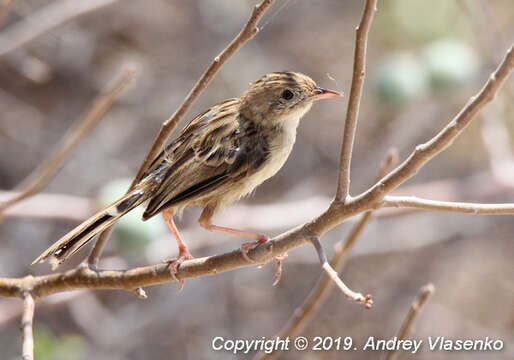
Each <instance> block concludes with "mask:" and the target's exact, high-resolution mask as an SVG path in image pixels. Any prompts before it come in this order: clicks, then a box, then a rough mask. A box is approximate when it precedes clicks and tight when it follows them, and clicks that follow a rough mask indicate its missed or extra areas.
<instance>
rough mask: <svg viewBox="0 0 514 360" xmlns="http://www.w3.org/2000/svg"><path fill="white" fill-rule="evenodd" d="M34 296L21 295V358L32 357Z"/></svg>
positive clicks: (30, 358)
mask: <svg viewBox="0 0 514 360" xmlns="http://www.w3.org/2000/svg"><path fill="white" fill-rule="evenodd" d="M34 308H35V304H34V298H33V297H32V295H31V294H30V293H26V294H25V295H24V297H23V315H22V316H21V336H22V342H23V345H22V359H23V360H33V359H34V337H33V334H32V328H33V326H32V325H33V322H34Z"/></svg>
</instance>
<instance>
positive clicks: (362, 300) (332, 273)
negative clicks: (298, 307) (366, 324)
mask: <svg viewBox="0 0 514 360" xmlns="http://www.w3.org/2000/svg"><path fill="white" fill-rule="evenodd" d="M310 240H311V243H312V245H314V248H315V249H316V252H317V253H318V257H319V261H320V263H321V268H322V269H323V271H325V273H326V275H327V276H328V278H329V279H330V280H331V281H332V282H333V283H334V284H336V285H337V287H338V288H339V290H341V291H342V293H343V294H344V295H346V297H347V298H348V299H349V300H353V301H355V302H357V303H359V304H363V305H365V306H366V308H367V309H371V306H373V299H372V298H371V295H366V296H364V295H362V294H361V293H357V292H355V291H353V290H352V289H350V288H349V287H348V286H347V285H346V284H345V283H344V282H343V280H341V278H340V277H339V275H338V274H337V271H336V270H334V268H333V267H332V266H331V265H330V264H329V263H328V260H327V255H326V254H325V250H323V247H322V246H321V242H320V241H319V238H318V237H316V236H313V237H311V239H310Z"/></svg>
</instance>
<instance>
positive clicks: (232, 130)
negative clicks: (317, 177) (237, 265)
mask: <svg viewBox="0 0 514 360" xmlns="http://www.w3.org/2000/svg"><path fill="white" fill-rule="evenodd" d="M340 96H342V93H339V92H337V91H334V90H327V89H324V88H321V87H318V86H317V85H316V83H315V82H314V80H312V79H311V78H310V77H309V76H307V75H304V74H302V73H299V72H290V71H282V72H272V73H269V74H266V75H264V76H262V77H261V78H260V79H258V80H257V81H255V82H253V83H250V84H249V86H248V88H247V90H246V91H245V92H244V93H243V95H242V96H240V97H238V98H231V99H228V100H224V101H222V102H220V103H218V104H216V105H214V106H212V107H210V108H208V109H207V110H205V111H204V112H202V113H200V114H199V115H197V116H196V117H194V118H193V119H192V120H191V121H190V122H189V123H188V124H187V125H186V126H185V127H184V128H183V129H182V131H181V132H180V134H179V135H178V136H177V137H176V138H175V139H173V140H172V141H170V142H169V145H167V146H165V148H164V149H163V150H162V152H161V153H160V154H159V155H158V156H157V157H156V158H155V159H154V160H153V162H152V163H151V165H150V166H149V168H148V169H147V170H146V171H145V173H144V175H143V176H142V180H140V181H139V183H138V184H136V185H135V186H134V188H133V189H132V190H131V191H129V192H128V193H127V194H126V195H124V196H123V197H122V198H120V199H119V200H117V201H115V202H114V203H112V204H111V205H109V206H107V207H106V208H105V209H103V210H101V211H99V212H97V213H96V214H95V215H93V216H92V217H90V218H89V219H87V220H86V221H84V222H83V223H81V224H80V225H78V226H77V227H75V228H74V229H72V230H71V231H70V232H68V233H67V234H65V235H64V236H63V237H61V238H60V239H59V240H58V241H56V242H55V243H54V244H53V245H52V246H50V247H49V248H48V249H47V250H45V251H44V252H43V253H42V254H41V255H40V256H39V257H37V258H36V259H35V260H34V262H33V263H32V264H35V263H38V262H44V261H47V260H48V262H49V263H50V264H51V265H52V268H53V269H55V268H56V267H57V266H58V265H60V264H62V263H63V262H64V261H65V260H67V259H68V258H69V257H71V256H72V255H73V254H75V253H76V252H77V251H78V250H79V249H80V248H82V247H83V246H84V245H86V244H87V243H88V242H89V241H90V240H91V239H93V238H94V237H95V235H97V234H99V233H100V232H102V231H103V230H105V229H107V228H108V227H110V226H111V225H113V224H114V223H115V222H116V221H117V220H118V219H119V218H121V217H122V216H123V215H125V214H127V213H128V212H129V211H131V210H132V209H134V208H136V207H138V206H139V205H142V204H145V206H146V208H145V211H144V213H143V216H142V217H143V220H148V219H150V218H151V217H153V216H155V215H156V214H158V213H162V216H163V217H164V220H165V221H166V223H167V224H168V226H169V228H170V230H171V232H172V233H173V235H174V237H175V239H176V241H177V245H178V251H179V254H178V257H176V258H174V259H171V260H167V262H168V263H169V264H170V265H171V269H170V271H171V272H172V274H174V273H176V272H177V271H178V267H179V265H180V264H181V263H182V262H183V261H185V260H188V259H192V258H193V256H192V255H191V253H190V252H189V250H188V247H187V245H186V243H185V242H184V240H183V239H182V237H181V235H180V233H179V231H178V229H177V226H176V225H175V222H174V217H175V216H177V215H181V214H182V212H183V210H184V209H185V208H188V207H192V206H199V207H201V208H202V209H203V210H202V213H201V215H200V217H199V219H198V222H199V224H200V226H201V227H203V228H204V229H206V230H208V231H213V232H224V233H229V234H233V235H238V236H241V237H244V238H248V239H252V240H254V241H252V242H247V243H243V244H242V246H241V249H242V252H243V255H244V256H245V257H246V258H247V259H249V258H248V256H247V252H248V250H249V249H251V248H252V247H254V246H256V245H258V244H261V243H265V242H267V241H268V240H269V237H267V236H266V235H263V234H260V233H257V232H253V231H248V230H239V229H234V228H230V227H225V226H218V225H214V224H213V221H212V220H213V218H214V216H215V215H216V214H217V213H219V212H220V211H221V210H222V209H223V208H225V207H226V206H227V205H229V204H230V203H232V202H234V201H236V200H238V199H240V198H241V197H243V196H245V195H248V194H250V193H251V192H253V190H254V189H255V188H256V187H257V186H259V185H260V184H262V183H263V182H264V181H265V180H267V179H269V178H270V177H272V176H273V175H275V174H276V173H277V172H278V171H279V170H280V168H282V166H283V165H284V163H285V162H286V160H287V159H288V157H289V155H290V153H291V150H292V148H293V145H294V143H295V139H296V131H297V127H298V125H299V122H300V119H301V118H302V117H303V116H304V115H305V114H306V113H307V112H308V111H309V110H310V109H311V106H312V105H313V103H314V102H316V101H317V100H321V99H327V98H335V97H340ZM249 260H250V259H249ZM277 272H278V270H277Z"/></svg>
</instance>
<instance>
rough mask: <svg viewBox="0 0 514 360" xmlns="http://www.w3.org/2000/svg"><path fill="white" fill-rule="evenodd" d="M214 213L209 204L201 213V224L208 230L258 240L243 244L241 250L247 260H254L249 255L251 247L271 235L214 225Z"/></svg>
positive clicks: (261, 242)
mask: <svg viewBox="0 0 514 360" xmlns="http://www.w3.org/2000/svg"><path fill="white" fill-rule="evenodd" d="M213 215H214V208H212V207H209V206H207V207H205V208H204V209H203V211H202V215H200V218H199V219H198V222H199V223H200V226H201V227H203V228H204V229H205V230H208V231H213V232H223V233H228V234H232V235H238V236H242V237H245V238H250V239H255V240H257V241H252V242H246V243H243V244H242V245H241V251H242V253H243V256H244V257H245V258H246V260H248V261H250V262H253V260H252V259H250V258H249V257H248V251H249V250H250V249H253V248H254V247H256V246H257V245H260V244H263V243H265V242H267V241H268V240H269V237H267V236H266V235H263V234H259V233H256V232H252V231H245V230H238V229H233V228H229V227H224V226H218V225H213V224H212V217H213Z"/></svg>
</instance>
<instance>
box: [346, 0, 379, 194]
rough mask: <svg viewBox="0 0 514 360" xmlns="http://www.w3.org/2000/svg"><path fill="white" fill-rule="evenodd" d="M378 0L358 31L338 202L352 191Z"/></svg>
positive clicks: (368, 0)
mask: <svg viewBox="0 0 514 360" xmlns="http://www.w3.org/2000/svg"><path fill="white" fill-rule="evenodd" d="M376 6H377V0H366V5H365V7H364V12H363V13H362V18H361V22H360V24H359V26H357V29H356V36H355V53H354V57H353V75H352V86H351V89H350V98H349V100H348V110H347V112H346V120H345V122H344V132H343V145H342V147H341V159H340V162H339V179H338V182H337V193H336V200H342V201H343V202H345V201H346V200H347V197H348V195H349V191H350V167H351V161H352V150H353V142H354V140H355V130H356V129H357V119H358V116H359V106H360V101H361V94H362V86H363V84H364V77H365V75H366V71H365V70H366V49H367V46H368V33H369V29H370V27H371V22H372V21H373V16H374V15H375V11H376Z"/></svg>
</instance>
